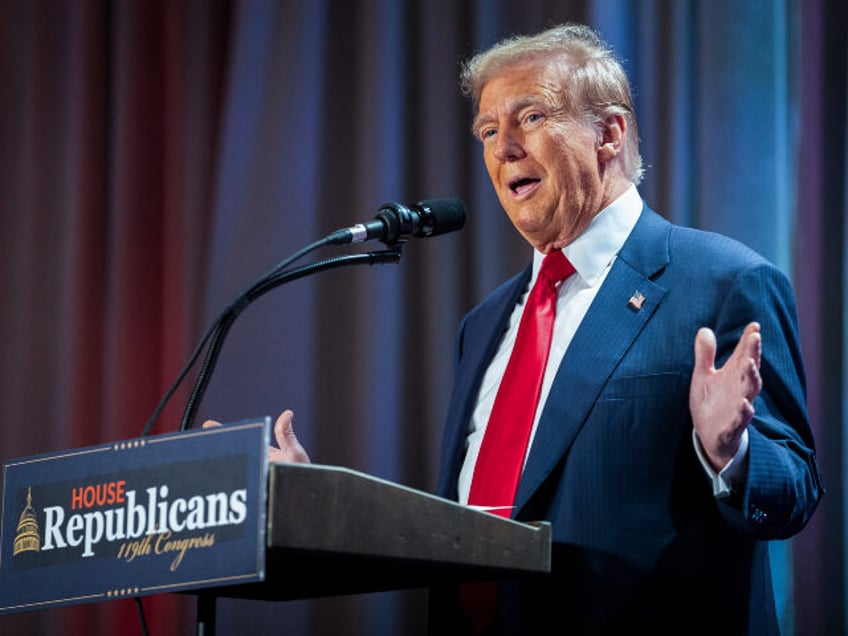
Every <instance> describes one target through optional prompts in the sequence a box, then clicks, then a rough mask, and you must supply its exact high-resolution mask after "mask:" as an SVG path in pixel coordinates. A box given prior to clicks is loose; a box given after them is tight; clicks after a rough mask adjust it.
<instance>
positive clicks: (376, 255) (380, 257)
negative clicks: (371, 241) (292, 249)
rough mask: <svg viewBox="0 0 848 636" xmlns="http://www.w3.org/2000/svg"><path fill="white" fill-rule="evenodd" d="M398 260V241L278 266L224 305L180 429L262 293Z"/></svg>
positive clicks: (190, 418)
mask: <svg viewBox="0 0 848 636" xmlns="http://www.w3.org/2000/svg"><path fill="white" fill-rule="evenodd" d="M399 260H400V246H399V245H398V246H395V247H394V248H392V249H387V250H381V251H378V252H366V253H364V254H348V255H345V256H336V257H333V258H328V259H324V260H321V261H317V262H315V263H311V264H309V265H302V266H301V267H297V268H295V269H292V270H288V271H280V270H279V268H276V269H275V270H273V271H272V272H271V273H270V274H269V276H268V278H263V279H260V280H258V281H256V283H254V284H253V286H252V287H251V288H250V289H248V290H247V291H246V292H245V293H244V294H242V295H241V296H240V297H239V298H238V299H237V300H236V302H234V303H233V304H231V305H230V306H229V307H227V309H225V310H224V312H223V313H222V314H221V317H220V318H219V319H218V320H217V321H216V323H215V328H214V330H213V332H212V335H211V337H210V338H209V346H208V348H207V350H206V358H205V360H204V361H203V366H202V368H201V371H200V373H199V374H198V376H197V380H196V381H195V384H194V388H193V389H192V393H191V396H190V398H189V400H188V403H187V404H186V408H185V410H184V411H183V418H182V422H181V423H180V430H181V431H185V430H188V429H189V428H191V426H192V422H193V420H194V417H195V415H196V412H197V408H198V406H199V405H200V401H201V400H202V399H203V395H204V394H205V392H206V387H207V386H208V384H209V381H210V380H211V378H212V372H213V371H214V369H215V364H216V363H217V362H218V355H219V354H220V352H221V347H223V344H224V339H225V338H226V336H227V334H228V333H229V330H230V327H232V325H233V323H234V322H235V320H236V318H237V317H238V315H239V314H240V313H241V312H242V311H244V309H245V307H247V305H249V304H250V303H252V302H253V301H254V300H256V299H257V298H259V297H260V296H262V295H263V294H265V293H267V292H269V291H271V290H272V289H274V288H276V287H279V286H280V285H283V284H284V283H288V282H291V281H293V280H297V279H299V278H303V277H304V276H308V275H310V274H315V273H318V272H323V271H327V270H330V269H336V268H338V267H345V266H349V265H377V264H382V263H397V262H398V261H399Z"/></svg>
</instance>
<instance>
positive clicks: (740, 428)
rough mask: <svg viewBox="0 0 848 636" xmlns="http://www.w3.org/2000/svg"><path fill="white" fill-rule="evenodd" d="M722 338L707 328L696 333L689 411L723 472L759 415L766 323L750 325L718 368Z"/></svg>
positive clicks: (714, 462) (708, 453)
mask: <svg viewBox="0 0 848 636" xmlns="http://www.w3.org/2000/svg"><path fill="white" fill-rule="evenodd" d="M716 348H717V347H716V338H715V334H714V333H713V332H712V330H710V329H707V328H706V327H704V328H701V329H699V330H698V333H697V334H696V335H695V366H694V368H693V370H692V383H691V385H690V388H689V411H690V413H691V414H692V423H693V425H694V427H695V432H696V434H697V435H698V440H699V441H700V443H701V447H702V448H703V450H704V453H705V454H706V456H707V458H708V459H709V461H710V464H712V467H713V469H714V470H715V471H716V472H718V471H720V470H721V469H722V468H724V466H725V465H726V464H727V462H729V461H730V460H731V459H732V458H733V456H734V455H735V454H736V451H737V450H738V449H739V442H740V440H741V438H742V433H743V432H744V431H745V429H746V428H747V426H748V424H750V422H751V419H752V418H753V417H754V404H753V403H754V398H755V397H756V396H757V395H758V394H759V392H760V390H761V389H762V386H763V381H762V378H761V377H760V361H761V354H762V336H761V334H760V325H759V324H758V323H756V322H752V323H749V324H748V326H747V327H745V331H744V332H743V333H742V336H741V337H740V338H739V342H737V343H736V348H735V349H734V350H733V354H732V355H731V356H730V358H728V360H727V362H726V363H725V364H724V366H723V367H722V368H721V369H716V368H715V356H716Z"/></svg>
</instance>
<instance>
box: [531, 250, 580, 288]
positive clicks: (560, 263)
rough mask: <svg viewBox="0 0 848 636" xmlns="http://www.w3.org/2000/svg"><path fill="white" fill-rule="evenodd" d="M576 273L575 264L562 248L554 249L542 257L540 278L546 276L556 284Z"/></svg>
mask: <svg viewBox="0 0 848 636" xmlns="http://www.w3.org/2000/svg"><path fill="white" fill-rule="evenodd" d="M573 273H574V265H572V264H571V262H570V261H569V260H568V259H567V258H566V257H565V254H563V253H562V250H554V251H553V252H550V253H548V254H547V255H546V256H545V258H544V259H542V267H541V268H540V269H539V278H544V279H545V280H547V281H550V282H552V283H554V284H556V283H558V282H560V281H561V280H565V279H566V278H568V277H569V276H571V274H573Z"/></svg>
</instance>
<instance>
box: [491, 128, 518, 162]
mask: <svg viewBox="0 0 848 636" xmlns="http://www.w3.org/2000/svg"><path fill="white" fill-rule="evenodd" d="M494 154H495V158H496V159H497V160H498V161H505V162H506V161H515V160H517V159H521V158H522V157H523V156H524V147H523V145H522V144H521V140H520V139H519V137H518V135H516V133H515V131H513V130H504V129H501V130H499V131H498V136H497V139H496V141H495V153H494Z"/></svg>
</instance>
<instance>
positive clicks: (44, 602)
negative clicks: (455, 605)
mask: <svg viewBox="0 0 848 636" xmlns="http://www.w3.org/2000/svg"><path fill="white" fill-rule="evenodd" d="M269 427H270V419H269V418H263V419H260V420H246V421H244V422H239V423H234V424H232V425H228V426H224V427H215V428H211V429H204V430H198V431H191V432H184V433H174V434H165V435H159V436H154V437H149V438H144V439H136V440H127V441H122V442H113V443H108V444H101V445H98V446H93V447H87V448H83V449H72V450H67V451H59V452H56V453H50V454H45V455H41V456H36V457H29V458H21V459H18V460H10V461H7V462H6V463H5V465H4V469H3V471H4V472H3V475H4V480H3V514H2V525H0V547H1V548H2V550H0V614H5V613H13V612H22V611H30V610H33V609H42V608H46V607H59V606H63V605H70V604H75V603H94V602H101V601H108V600H116V599H121V598H131V597H143V596H147V595H152V594H163V593H174V592H179V593H191V594H196V595H197V597H198V633H200V634H203V635H204V636H209V635H210V634H213V633H214V626H215V605H216V599H217V598H220V597H228V598H246V599H262V600H278V601H285V600H294V599H305V598H313V597H321V596H339V595H346V594H362V593H368V592H381V591H387V590H400V589H410V588H423V587H432V586H441V585H445V584H451V583H462V582H467V581H475V580H487V579H498V578H517V577H535V576H545V575H547V574H549V573H550V569H551V528H550V526H549V525H548V524H546V523H539V524H525V523H518V522H515V521H511V520H509V519H503V518H501V517H498V516H496V515H491V514H488V513H484V512H479V511H476V510H473V509H471V508H468V507H466V506H461V505H459V504H457V503H455V502H451V501H447V500H445V499H442V498H440V497H436V496H433V495H430V494H426V493H424V492H421V491H418V490H415V489H412V488H408V487H405V486H401V485H398V484H395V483H392V482H389V481H386V480H383V479H379V478H376V477H373V476H371V475H366V474H364V473H360V472H357V471H354V470H350V469H346V468H342V467H337V466H324V465H315V464H275V463H270V464H269V463H268V458H267V448H268V438H269Z"/></svg>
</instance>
